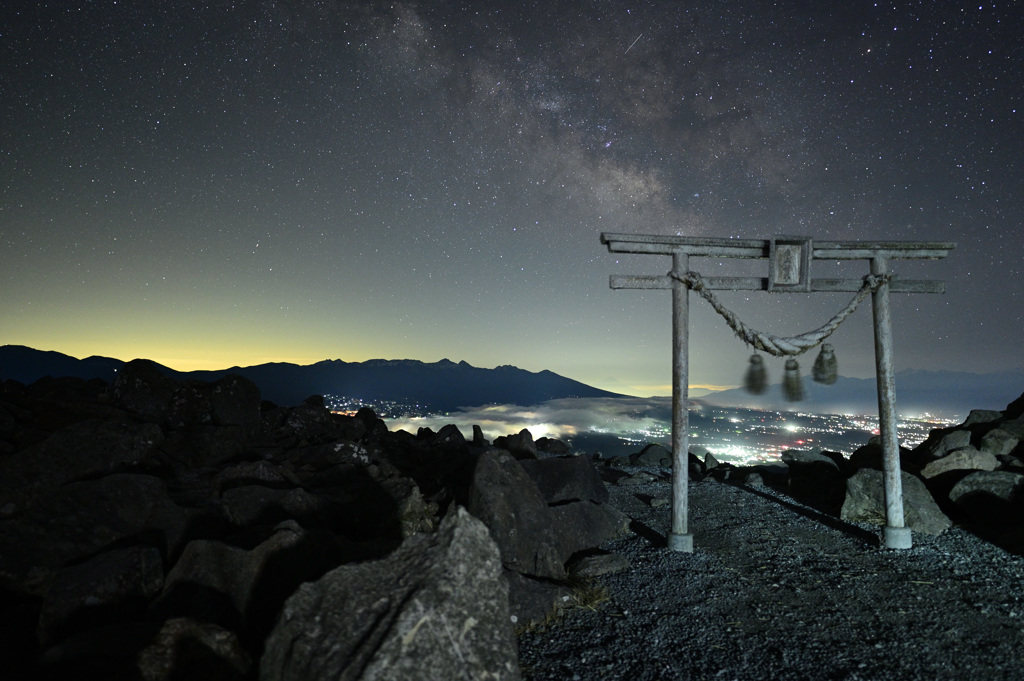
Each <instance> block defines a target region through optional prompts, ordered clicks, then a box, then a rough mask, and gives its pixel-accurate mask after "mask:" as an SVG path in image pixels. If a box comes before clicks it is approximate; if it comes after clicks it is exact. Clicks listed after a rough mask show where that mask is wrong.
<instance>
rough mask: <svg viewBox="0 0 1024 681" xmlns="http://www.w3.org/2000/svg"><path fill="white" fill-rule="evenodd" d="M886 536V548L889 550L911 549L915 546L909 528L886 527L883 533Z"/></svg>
mask: <svg viewBox="0 0 1024 681" xmlns="http://www.w3.org/2000/svg"><path fill="white" fill-rule="evenodd" d="M883 535H884V536H885V548H887V549H909V548H911V547H912V546H913V545H914V541H913V539H911V537H910V528H909V527H891V526H888V525H887V526H886V527H885V530H884V532H883Z"/></svg>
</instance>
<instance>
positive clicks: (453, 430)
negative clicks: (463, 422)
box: [430, 423, 466, 447]
mask: <svg viewBox="0 0 1024 681" xmlns="http://www.w3.org/2000/svg"><path fill="white" fill-rule="evenodd" d="M430 444H431V445H433V446H435V447H439V446H444V447H465V446H466V437H465V436H464V435H463V434H462V431H461V430H459V428H458V426H456V425H455V424H453V423H449V424H448V425H446V426H443V427H442V428H441V430H439V431H437V434H436V435H435V436H434V437H433V438H431V440H430Z"/></svg>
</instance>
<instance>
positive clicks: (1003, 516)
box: [949, 471, 1024, 525]
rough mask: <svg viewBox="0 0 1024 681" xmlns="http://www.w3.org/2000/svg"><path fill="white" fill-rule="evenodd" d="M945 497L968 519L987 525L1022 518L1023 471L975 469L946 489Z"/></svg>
mask: <svg viewBox="0 0 1024 681" xmlns="http://www.w3.org/2000/svg"><path fill="white" fill-rule="evenodd" d="M949 500H950V501H952V502H953V503H954V504H956V505H957V506H958V507H959V508H960V509H962V510H963V511H964V512H965V513H966V514H967V515H968V517H970V518H971V519H972V520H974V521H976V522H980V523H984V524H989V525H1004V524H1006V523H1021V522H1024V474H1021V473H1014V472H1011V471H978V472H976V473H971V474H970V475H967V476H966V477H964V478H963V479H961V480H960V481H959V482H957V483H956V485H954V486H953V489H952V490H950V492H949Z"/></svg>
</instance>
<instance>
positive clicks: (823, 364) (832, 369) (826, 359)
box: [813, 343, 839, 385]
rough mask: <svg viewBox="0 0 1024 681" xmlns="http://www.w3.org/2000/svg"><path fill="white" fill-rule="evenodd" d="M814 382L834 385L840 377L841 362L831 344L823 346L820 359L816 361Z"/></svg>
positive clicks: (819, 354) (819, 355)
mask: <svg viewBox="0 0 1024 681" xmlns="http://www.w3.org/2000/svg"><path fill="white" fill-rule="evenodd" d="M813 375H814V380H815V381H817V382H818V383H823V384H825V385H832V384H833V383H835V382H836V378H838V377H839V362H838V361H836V356H835V353H834V352H833V350H832V346H831V345H830V344H829V343H825V344H824V345H822V346H821V352H819V353H818V358H817V359H816V360H814V373H813Z"/></svg>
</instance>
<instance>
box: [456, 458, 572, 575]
mask: <svg viewBox="0 0 1024 681" xmlns="http://www.w3.org/2000/svg"><path fill="white" fill-rule="evenodd" d="M468 510H469V512H470V513H472V514H473V515H474V516H476V517H477V518H479V519H480V520H482V521H483V522H484V524H485V525H486V526H487V528H488V529H489V530H490V532H491V536H492V537H493V538H494V541H495V542H496V543H497V545H498V548H499V549H500V551H501V558H502V562H503V564H504V565H505V567H507V568H509V569H510V570H515V571H516V572H520V573H522V574H524V575H533V576H536V577H548V578H552V579H563V578H565V576H566V575H565V561H566V559H567V558H568V556H566V555H563V551H562V550H561V548H560V547H559V545H558V537H557V536H556V534H555V528H554V527H553V525H552V518H551V513H550V511H549V509H548V505H547V503H546V502H545V501H544V497H543V496H541V493H540V490H539V489H538V488H537V485H536V483H534V481H533V480H532V479H531V478H530V476H529V475H527V473H526V471H525V470H523V467H522V466H520V465H519V462H518V461H516V459H514V458H513V457H512V455H511V454H509V453H508V452H506V451H504V450H500V449H496V450H492V451H489V452H485V453H484V454H482V455H481V456H480V459H479V461H477V465H476V470H475V471H474V473H473V481H472V484H471V485H470V489H469V505H468Z"/></svg>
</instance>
